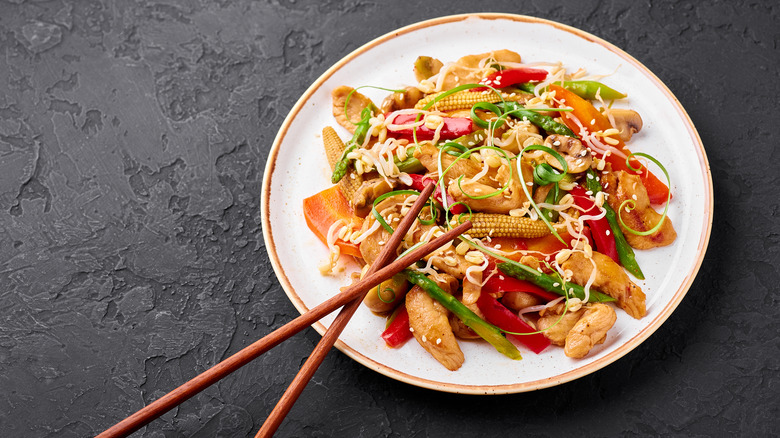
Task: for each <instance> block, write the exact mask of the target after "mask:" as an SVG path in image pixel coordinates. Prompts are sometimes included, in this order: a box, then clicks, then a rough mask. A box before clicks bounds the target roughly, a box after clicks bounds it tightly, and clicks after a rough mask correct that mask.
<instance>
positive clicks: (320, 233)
mask: <svg viewBox="0 0 780 438" xmlns="http://www.w3.org/2000/svg"><path fill="white" fill-rule="evenodd" d="M303 217H304V218H305V219H306V225H308V226H309V229H310V230H311V231H312V232H313V233H314V234H315V235H316V236H317V237H318V238H319V239H320V240H321V241H322V243H324V244H326V245H327V244H328V230H330V227H331V225H333V224H334V223H335V222H336V221H338V220H339V219H341V220H344V221H345V222H346V223H347V224H349V223H352V224H354V225H355V227H354V228H360V223H361V222H362V219H360V218H359V217H357V216H355V215H354V213H353V212H352V207H350V206H349V202H347V199H346V198H345V197H344V195H342V194H341V191H340V190H339V187H338V186H332V187H331V188H329V189H325V190H323V191H321V192H319V193H317V194H316V195H314V196H310V197H308V198H306V199H304V200H303ZM336 245H337V246H338V247H339V248H341V253H342V254H346V255H351V256H354V257H362V255H361V254H360V247H359V246H358V245H357V244H355V243H352V242H346V241H344V240H341V239H337V240H336Z"/></svg>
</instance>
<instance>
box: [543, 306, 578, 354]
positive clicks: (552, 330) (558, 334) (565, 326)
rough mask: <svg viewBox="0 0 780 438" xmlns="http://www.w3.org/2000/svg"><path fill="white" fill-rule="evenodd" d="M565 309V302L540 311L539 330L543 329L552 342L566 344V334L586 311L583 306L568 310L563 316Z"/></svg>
mask: <svg viewBox="0 0 780 438" xmlns="http://www.w3.org/2000/svg"><path fill="white" fill-rule="evenodd" d="M563 309H564V305H563V304H558V305H556V306H553V307H551V308H549V309H545V310H543V311H541V312H539V314H540V315H541V317H540V318H539V320H538V321H537V322H536V327H537V328H538V329H539V330H543V331H542V334H544V336H545V337H546V338H547V339H549V340H550V342H551V343H553V344H555V345H558V346H564V345H565V344H566V336H567V335H568V334H569V331H570V330H571V329H572V327H574V326H575V324H577V321H579V320H580V317H582V315H583V314H584V313H585V309H582V308H581V309H579V310H577V311H574V312H572V311H568V312H566V313H565V314H564V315H563V316H561V314H562V313H563Z"/></svg>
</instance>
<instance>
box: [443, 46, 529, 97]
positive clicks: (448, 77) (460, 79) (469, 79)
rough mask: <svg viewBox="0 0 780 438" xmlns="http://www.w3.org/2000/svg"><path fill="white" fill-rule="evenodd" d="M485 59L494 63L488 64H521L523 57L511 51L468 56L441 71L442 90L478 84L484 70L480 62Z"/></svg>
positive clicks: (445, 66)
mask: <svg viewBox="0 0 780 438" xmlns="http://www.w3.org/2000/svg"><path fill="white" fill-rule="evenodd" d="M485 58H489V59H491V60H492V61H493V62H490V63H488V65H490V64H495V63H499V64H500V63H505V62H506V63H520V62H521V57H520V55H518V54H517V53H515V52H513V51H511V50H495V51H493V52H488V53H480V54H479V55H467V56H464V57H462V58H460V59H458V60H457V61H456V62H454V63H452V64H446V65H444V66H443V67H442V68H441V70H440V71H439V74H440V75H443V77H442V78H441V80H442V84H443V85H442V90H449V89H450V88H453V87H456V86H458V85H460V84H469V83H477V82H479V81H480V80H481V79H482V73H483V68H480V61H482V60H483V59H485Z"/></svg>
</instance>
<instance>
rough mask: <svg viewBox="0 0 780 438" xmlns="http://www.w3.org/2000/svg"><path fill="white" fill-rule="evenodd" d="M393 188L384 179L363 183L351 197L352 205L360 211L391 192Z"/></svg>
mask: <svg viewBox="0 0 780 438" xmlns="http://www.w3.org/2000/svg"><path fill="white" fill-rule="evenodd" d="M393 188H394V186H393V184H391V183H390V182H388V181H386V180H385V179H384V178H373V179H370V180H367V181H363V184H361V185H360V188H359V189H358V190H357V191H356V192H355V194H354V195H352V205H353V206H354V207H355V208H357V209H361V208H363V207H366V206H370V205H371V203H372V202H374V200H375V199H376V198H378V197H380V196H382V195H384V194H385V193H387V192H389V191H391V190H393Z"/></svg>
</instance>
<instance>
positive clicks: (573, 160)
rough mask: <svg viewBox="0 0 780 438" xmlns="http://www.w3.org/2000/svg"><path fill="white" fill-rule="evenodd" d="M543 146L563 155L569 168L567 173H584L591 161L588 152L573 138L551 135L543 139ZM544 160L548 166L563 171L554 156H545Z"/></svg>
mask: <svg viewBox="0 0 780 438" xmlns="http://www.w3.org/2000/svg"><path fill="white" fill-rule="evenodd" d="M544 145H545V146H547V147H548V148H550V149H552V150H554V151H556V152H558V153H559V154H561V155H563V158H564V159H565V160H566V164H567V165H568V167H569V173H580V172H585V171H586V170H588V168H590V163H591V162H592V161H593V156H592V155H591V153H590V151H589V150H588V149H587V148H586V147H585V146H583V144H582V142H581V141H579V140H578V139H576V138H574V137H567V136H565V135H558V134H552V135H550V136H548V137H547V138H545V139H544ZM545 159H546V160H547V163H549V164H550V166H552V167H554V168H556V169H558V170H563V167H561V163H559V162H558V160H557V159H556V158H555V157H554V156H552V155H550V154H545Z"/></svg>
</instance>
